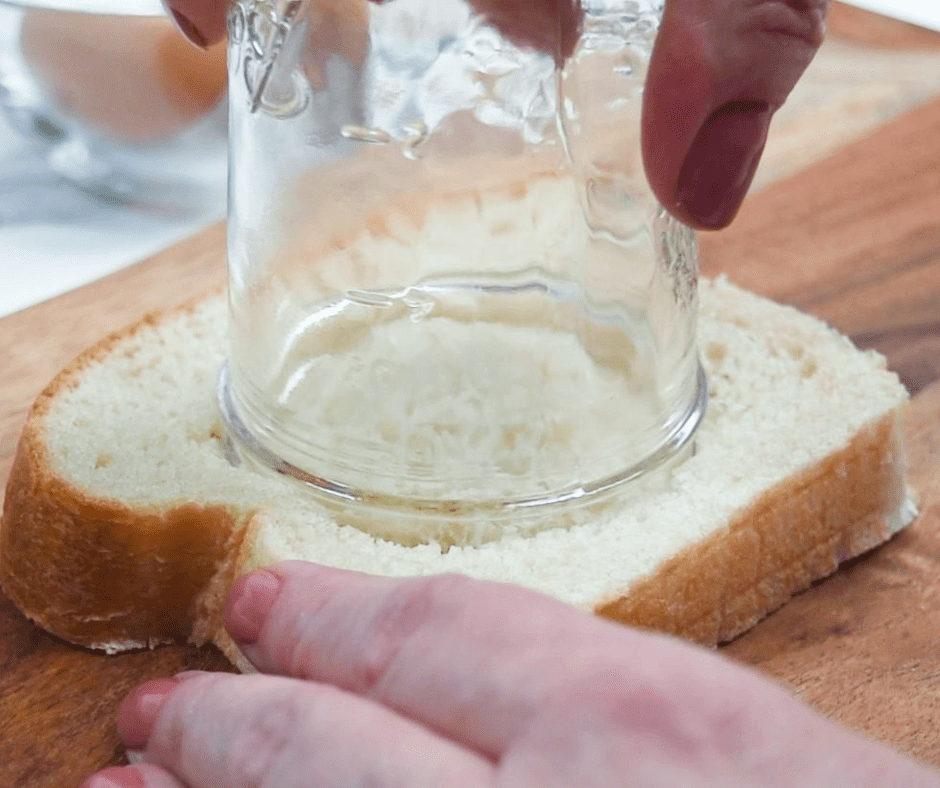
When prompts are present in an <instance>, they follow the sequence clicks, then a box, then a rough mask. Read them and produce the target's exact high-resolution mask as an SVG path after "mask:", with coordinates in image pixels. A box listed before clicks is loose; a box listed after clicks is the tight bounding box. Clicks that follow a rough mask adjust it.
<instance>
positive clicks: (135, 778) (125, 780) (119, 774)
mask: <svg viewBox="0 0 940 788" xmlns="http://www.w3.org/2000/svg"><path fill="white" fill-rule="evenodd" d="M145 785H146V782H145V780H144V776H143V775H142V774H141V773H140V771H139V770H138V769H136V768H135V767H133V766H111V767H109V768H107V769H102V770H101V771H100V772H95V774H93V775H91V776H90V777H89V778H88V779H86V780H85V781H84V782H83V783H82V784H81V785H80V786H79V788H144V786H145Z"/></svg>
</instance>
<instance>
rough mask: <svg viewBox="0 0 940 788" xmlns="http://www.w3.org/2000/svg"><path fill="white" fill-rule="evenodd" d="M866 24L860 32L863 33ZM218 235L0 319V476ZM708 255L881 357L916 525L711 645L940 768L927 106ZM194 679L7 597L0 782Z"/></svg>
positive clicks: (170, 657) (1, 639) (175, 652)
mask: <svg viewBox="0 0 940 788" xmlns="http://www.w3.org/2000/svg"><path fill="white" fill-rule="evenodd" d="M849 19H850V21H852V20H853V19H854V20H856V22H857V21H858V19H859V18H858V17H853V16H851V15H850V17H849ZM861 20H862V22H863V23H864V24H862V33H860V34H859V35H861V34H865V35H869V36H871V35H872V33H871V29H870V27H869V28H865V24H868V21H866V20H869V18H868V17H863V18H861ZM869 21H870V20H869ZM853 24H855V22H853ZM889 29H895V28H889ZM875 30H876V32H878V31H880V32H878V35H885V33H884V32H883V31H884V28H883V27H882V26H877V27H876V28H875ZM917 35H919V34H917ZM928 41H929V42H930V43H931V44H934V43H935V42H936V40H935V39H932V38H928ZM893 42H894V39H891V41H890V42H889V43H890V44H891V45H893ZM223 239H224V233H223V229H222V228H221V227H215V228H212V229H210V230H209V231H207V232H206V233H203V234H202V235H200V236H198V237H196V238H193V239H191V240H189V241H187V242H184V243H183V244H181V245H179V246H177V247H174V248H172V249H170V250H167V251H166V252H164V253H162V254H160V255H158V256H157V257H155V258H153V259H151V260H148V261H146V262H144V263H141V264H140V265H137V266H134V267H133V268H130V269H127V270H125V271H122V272H120V273H118V274H116V275H115V276H112V277H109V278H108V279H106V280H103V281H101V282H97V283H94V284H93V285H90V286H88V287H85V288H82V289H81V290H78V291H75V292H72V293H69V294H67V295H65V296H62V297H60V298H57V299H55V300H54V301H51V302H48V303H45V304H42V305H40V306H38V307H34V308H33V309H30V310H27V311H25V312H21V313H19V314H16V315H12V316H10V317H8V318H5V319H3V320H0V369H3V370H4V378H3V380H2V381H0V480H5V479H6V476H7V474H8V471H9V465H10V461H11V459H12V454H13V452H14V450H15V442H16V438H17V436H18V434H19V431H20V428H21V426H22V422H23V419H24V418H25V414H26V410H27V408H28V407H29V404H30V402H31V401H32V399H33V398H34V397H35V395H36V393H37V392H38V390H39V389H40V388H41V386H42V385H43V384H44V383H45V382H46V381H47V380H48V379H49V378H51V377H52V375H53V374H55V372H57V371H58V369H60V368H61V367H62V366H63V365H64V364H65V363H66V362H68V361H69V360H70V359H71V358H72V357H73V356H74V355H75V354H76V353H77V352H78V351H80V350H81V349H82V348H84V347H85V346H86V345H88V344H90V343H91V342H93V341H94V340H96V339H97V338H99V337H100V336H101V335H102V334H104V333H105V332H107V331H109V330H113V329H116V328H119V327H121V326H123V325H124V324H126V323H128V322H130V321H132V320H134V319H136V318H137V317H139V315H140V314H141V313H142V312H144V311H147V310H150V309H156V308H165V307H167V306H170V305H172V304H174V303H175V302H176V301H178V300H179V299H180V295H181V294H186V293H197V292H199V291H201V290H204V289H206V288H209V287H221V286H222V285H223V282H224V265H223V251H222V249H223V246H222V244H223ZM701 248H702V261H703V269H704V271H705V273H706V274H715V273H718V272H726V273H728V275H729V276H730V277H731V278H732V279H734V280H735V281H737V282H738V283H740V284H743V285H745V286H748V287H750V288H751V289H753V290H755V291H758V292H762V293H765V294H768V295H771V296H773V297H775V298H778V299H779V300H783V301H787V302H790V303H793V304H796V305H798V306H800V307H801V308H803V309H806V310H808V311H810V312H814V313H816V314H818V315H821V316H822V317H824V318H826V319H828V320H830V321H831V322H833V323H834V324H835V325H836V326H837V327H839V328H840V329H842V330H843V331H846V332H847V333H849V334H850V335H851V336H852V337H853V338H854V339H855V340H856V342H858V343H859V344H860V345H862V346H865V347H876V348H878V349H879V350H881V351H882V352H884V353H885V354H886V355H887V357H888V359H889V363H890V365H891V366H892V367H893V368H894V369H896V370H897V371H898V372H899V373H900V374H901V376H902V379H903V380H904V381H905V383H906V384H907V385H908V387H909V388H910V390H911V391H912V393H914V395H915V396H914V398H913V401H912V406H911V409H910V413H909V417H908V421H907V435H908V448H909V461H910V473H911V481H912V483H913V485H914V486H915V487H916V488H917V490H918V491H919V493H920V507H921V515H920V517H919V518H918V520H917V521H916V522H915V523H914V524H913V525H912V526H911V527H910V528H909V529H908V530H907V531H905V532H904V533H902V534H901V535H900V536H898V537H897V538H895V539H894V540H893V541H892V542H891V543H889V544H888V545H886V546H884V547H882V548H881V549H879V550H876V551H874V552H873V553H870V554H868V555H866V556H863V557H861V558H859V559H856V560H855V561H853V562H851V563H850V564H848V565H847V566H844V567H843V568H842V569H841V570H840V571H839V572H837V573H836V574H835V575H834V576H832V577H831V578H829V579H827V580H825V581H823V582H821V583H819V584H817V585H816V586H815V587H814V588H812V589H811V590H809V591H807V592H806V593H804V594H802V595H801V596H800V597H799V598H797V599H796V600H794V601H792V602H791V603H790V604H788V605H787V606H786V607H784V608H783V609H782V610H780V611H779V612H777V613H776V614H774V615H772V616H771V617H769V618H768V619H766V620H765V621H763V622H762V623H761V624H759V625H758V626H757V627H756V628H755V629H753V630H752V631H751V632H749V633H748V634H746V635H744V636H742V637H741V638H739V639H737V640H736V641H734V642H733V643H731V644H729V645H727V646H726V647H724V649H723V651H724V653H725V654H726V655H728V656H729V657H732V658H734V659H738V660H741V661H743V662H746V663H749V664H751V665H754V666H755V667H756V668H758V669H759V670H762V671H764V672H766V673H768V674H769V675H771V676H774V677H776V678H778V679H779V680H780V681H782V682H784V683H785V684H787V685H789V686H790V687H791V688H792V689H793V690H794V691H795V692H796V693H797V694H799V695H800V696H801V697H803V698H804V699H805V700H806V701H808V702H809V703H811V704H813V705H814V706H816V707H817V708H818V709H820V711H822V712H823V713H825V714H827V715H830V716H832V717H834V718H835V719H837V720H839V721H841V722H843V723H844V724H846V725H848V726H850V727H853V728H856V729H858V730H861V731H865V732H867V733H868V734H870V735H871V736H873V737H875V738H878V739H881V740H884V741H886V742H889V743H891V744H893V745H895V746H897V747H898V748H899V749H901V750H904V751H907V752H910V753H912V754H913V755H915V756H917V757H919V758H921V759H923V760H925V761H928V762H930V763H932V764H934V765H935V766H938V767H940V725H938V722H940V382H938V379H940V100H935V101H933V102H932V103H929V104H927V105H926V106H923V107H921V108H920V109H917V110H915V111H913V112H911V113H909V114H907V115H905V116H903V117H901V118H900V119H898V120H896V121H894V122H892V123H891V124H889V125H887V126H885V127H882V128H881V129H880V130H879V131H877V132H875V133H874V134H871V135H870V136H867V137H865V138H864V139H861V140H859V141H858V142H855V143H853V144H850V145H847V146H845V147H842V148H841V149H840V150H838V151H837V152H836V153H835V154H834V155H832V156H830V157H829V158H826V159H824V160H823V161H820V162H818V163H816V164H814V165H812V166H810V167H808V168H806V169H803V170H801V171H800V172H799V173H797V174H796V175H794V176H793V177H791V178H789V179H787V180H785V181H781V182H778V183H776V184H775V185H773V186H771V187H769V188H767V189H766V190H764V191H763V192H761V193H759V194H758V195H756V196H755V197H753V198H752V199H751V200H750V201H749V202H748V204H747V206H746V207H745V209H744V210H743V211H742V213H741V215H740V217H739V218H738V220H737V221H736V222H735V225H734V226H733V228H732V229H729V230H727V231H724V232H722V233H718V234H714V235H708V236H704V237H703V238H702V239H701ZM193 667H198V668H204V669H227V668H228V665H227V663H226V662H225V660H224V658H222V657H221V655H219V654H218V653H217V652H216V651H215V650H214V649H211V648H206V649H201V650H197V649H194V648H190V647H186V646H171V647H165V648H160V649H158V650H156V651H153V652H144V653H135V654H127V655H122V656H117V657H106V656H102V655H99V654H94V653H90V652H86V651H83V650H80V649H76V648H74V647H71V646H69V645H67V644H65V643H62V642H60V641H58V640H56V639H55V638H52V637H50V636H48V635H46V634H45V633H43V632H41V631H39V630H38V629H36V628H35V627H33V626H32V625H31V624H30V623H29V622H27V621H26V620H24V619H23V618H22V616H21V615H20V614H19V612H18V611H17V610H16V609H15V608H14V607H13V606H12V605H11V604H10V603H9V602H7V601H6V600H5V599H3V598H2V597H0V788H26V786H29V787H30V788H46V786H48V787H49V788H53V787H54V788H72V787H73V786H77V785H78V784H79V783H80V782H81V781H82V779H83V778H84V777H85V776H86V775H87V774H88V773H89V772H91V771H93V770H94V769H96V768H99V767H101V766H103V765H105V764H108V763H115V762H119V761H120V759H121V758H122V752H121V749H120V746H119V744H118V740H117V737H116V734H115V731H114V725H113V717H114V711H115V708H116V706H117V704H118V703H119V701H120V699H121V698H122V697H123V696H124V694H126V693H127V692H128V691H129V690H130V689H131V688H132V687H133V686H134V685H135V684H137V683H139V682H140V681H143V680H144V679H146V678H149V677H154V676H159V675H166V674H168V673H172V672H175V671H178V670H181V669H186V668H193Z"/></svg>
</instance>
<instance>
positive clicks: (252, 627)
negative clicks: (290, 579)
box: [225, 569, 281, 645]
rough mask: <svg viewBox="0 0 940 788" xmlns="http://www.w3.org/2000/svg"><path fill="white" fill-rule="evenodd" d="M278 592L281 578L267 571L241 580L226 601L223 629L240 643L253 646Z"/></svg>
mask: <svg viewBox="0 0 940 788" xmlns="http://www.w3.org/2000/svg"><path fill="white" fill-rule="evenodd" d="M280 590H281V579H280V578H279V577H278V576H277V575H275V574H273V573H272V572H268V571H267V570H264V569H262V570H260V571H258V572H252V573H251V574H250V575H245V576H244V577H240V578H239V579H238V580H237V581H236V582H235V585H233V586H232V590H231V591H229V594H228V598H227V599H226V600H225V627H226V629H228V631H229V634H230V635H231V636H232V637H233V638H235V640H237V641H238V642H239V643H242V644H243V645H248V644H250V643H254V642H255V641H256V640H257V639H258V636H259V635H260V634H261V627H262V626H264V622H265V619H267V617H268V613H269V612H270V610H271V606H272V605H273V604H274V600H275V599H277V595H278V592H279V591H280Z"/></svg>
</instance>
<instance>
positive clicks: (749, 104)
mask: <svg viewBox="0 0 940 788" xmlns="http://www.w3.org/2000/svg"><path fill="white" fill-rule="evenodd" d="M828 4H829V0H668V2H667V5H666V11H665V14H664V15H663V21H662V24H661V25H660V29H659V34H658V36H657V39H656V44H655V46H654V48H653V55H652V58H651V60H650V65H649V71H648V74H647V80H646V90H645V91H644V99H643V125H642V144H643V160H644V164H645V166H646V174H647V178H648V179H649V181H650V185H651V186H652V188H653V191H654V192H655V194H656V196H657V197H658V198H659V200H660V202H662V204H663V205H664V206H665V207H666V208H667V209H668V210H670V211H671V212H672V213H673V214H675V215H676V216H678V217H679V218H680V219H682V220H683V221H685V222H687V223H689V224H691V225H692V226H694V227H697V228H700V229H719V228H721V227H724V226H726V225H727V224H729V223H730V222H731V220H732V219H733V218H734V216H735V214H736V213H737V211H738V208H739V207H740V205H741V202H742V200H743V199H744V195H745V194H746V193H747V189H748V187H749V186H750V184H751V180H752V179H753V177H754V172H755V170H756V169H757V164H758V161H759V160H760V156H761V153H762V152H763V149H764V143H765V141H766V139H767V130H768V128H769V126H770V120H771V117H772V116H773V113H774V112H775V111H776V110H777V109H778V108H779V107H780V105H781V104H783V102H784V100H785V99H786V97H787V96H788V95H789V93H790V91H791V90H792V89H793V86H794V85H795V84H796V82H797V80H798V79H799V78H800V76H801V75H802V73H803V71H804V70H805V69H806V67H807V66H808V65H809V63H810V61H811V60H812V59H813V55H815V54H816V50H817V49H818V48H819V46H820V44H821V43H822V39H823V33H824V30H825V23H824V18H825V12H826V9H827V8H828Z"/></svg>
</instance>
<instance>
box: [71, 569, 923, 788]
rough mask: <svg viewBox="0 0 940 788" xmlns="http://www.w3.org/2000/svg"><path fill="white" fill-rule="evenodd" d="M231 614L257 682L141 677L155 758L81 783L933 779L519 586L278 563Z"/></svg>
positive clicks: (709, 660)
mask: <svg viewBox="0 0 940 788" xmlns="http://www.w3.org/2000/svg"><path fill="white" fill-rule="evenodd" d="M225 617H226V624H227V626H228V628H229V631H230V632H231V633H232V635H233V637H235V638H236V640H238V641H239V643H240V644H241V648H242V649H243V651H244V653H245V655H246V656H247V657H248V658H249V659H250V660H251V662H252V663H253V664H254V665H255V666H256V667H257V668H258V669H259V671H261V675H253V676H236V675H230V674H207V673H187V674H181V675H180V676H178V677H176V678H173V679H159V680H156V681H152V682H149V683H147V684H145V685H143V686H142V687H141V688H139V689H137V690H136V691H135V692H133V693H132V694H131V695H130V696H129V697H128V698H127V699H126V700H125V702H124V703H123V705H122V707H121V710H120V712H119V717H118V730H119V732H120V734H121V737H122V739H123V740H124V742H125V744H126V745H127V746H128V747H129V748H132V749H137V750H142V751H143V752H144V758H145V761H146V762H145V763H142V764H140V765H136V766H131V767H113V768H110V769H106V770H104V771H103V772H100V773H99V774H98V775H96V776H94V777H92V778H91V779H90V780H89V781H87V782H86V783H85V784H84V786H83V788H115V786H135V788H141V787H142V786H145V787H146V788H182V787H186V788H210V786H211V787H213V788H215V787H217V786H225V787H226V788H247V787H248V786H253V787H255V788H258V787H262V786H271V787H272V788H274V787H276V788H292V787H293V786H297V787H298V788H299V787H300V786H311V785H315V786H317V788H330V787H331V786H336V787H337V788H352V787H353V786H365V785H369V786H376V787H377V788H382V787H383V786H396V788H404V787H406V786H414V787H416V788H417V787H419V786H434V787H435V788H438V787H439V786H455V787H456V788H483V787H484V786H526V787H529V786H539V787H540V788H553V786H558V787H559V788H561V786H566V788H571V787H572V786H578V788H582V787H583V788H590V787H591V786H603V787H604V788H610V786H614V785H639V786H644V788H657V786H663V787H664V788H665V787H666V786H668V788H677V786H693V785H694V786H697V788H708V787H709V786H715V787H716V788H717V787H718V786H721V788H734V786H749V788H759V787H764V788H769V787H770V786H796V785H812V786H816V787H817V788H823V786H844V785H852V786H855V788H866V787H867V786H872V787H873V786H885V785H917V786H920V788H930V787H931V786H940V778H938V776H937V775H933V774H931V773H929V772H928V771H927V770H926V769H925V768H922V767H920V766H918V765H917V764H914V763H912V762H910V761H907V760H906V759H904V758H902V757H901V756H899V755H897V754H895V753H893V752H892V751H890V750H888V749H886V748H883V747H881V746H880V745H876V744H873V743H871V742H867V741H866V740H864V739H861V738H860V737H857V736H855V735H853V734H850V733H849V732H847V731H845V730H843V729H841V728H838V727H837V726H835V725H834V724H832V723H829V722H827V721H826V720H824V719H823V718H821V717H820V716H818V715H816V714H815V713H814V712H812V711H810V710H809V709H808V708H807V707H805V706H803V705H802V704H800V703H799V702H797V701H796V700H795V699H793V698H792V697H791V696H789V695H787V694H786V693H785V692H784V691H782V690H781V689H780V688H778V687H776V686H775V685H774V684H772V683H771V682H769V681H767V680H765V679H763V678H761V677H760V676H758V675H757V674H755V673H753V672H751V671H749V670H747V669H745V668H743V667H740V666H736V665H734V664H733V663H731V662H729V661H725V660H724V659H722V658H720V657H719V656H717V655H715V654H714V653H711V652H706V651H704V650H700V649H697V648H694V647H692V646H689V645H686V644H683V643H681V642H679V641H676V640H673V639H669V638H665V637H662V636H657V635H652V634H647V633H642V632H638V631H635V630H632V629H629V628H626V627H622V626H620V625H617V624H612V623H608V622H605V621H603V620H601V619H598V618H596V617H594V616H592V615H589V614H587V613H584V612H581V611H577V610H575V609H574V608H571V607H569V606H567V605H564V604H562V603H560V602H557V601H555V600H552V599H550V598H548V597H544V596H541V595H539V594H536V593H534V592H531V591H527V590H524V589H522V588H518V587H514V586H506V585H498V584H495V583H487V582H480V581H474V580H470V579H468V578H465V577H460V576H440V577H430V578H414V579H407V580H397V579H387V578H379V577H371V576H367V575H361V574H358V573H353V572H345V571H341V570H336V569H329V568H325V567H319V566H316V565H312V564H307V563H303V562H289V563H284V564H280V565H278V566H276V567H274V568H272V569H271V570H269V571H264V570H263V571H260V572H257V573H254V574H252V575H249V576H247V577H245V578H242V579H240V580H239V581H238V582H237V583H236V584H235V586H234V588H233V590H232V591H231V593H230V595H229V599H228V602H227V605H226V611H225Z"/></svg>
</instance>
